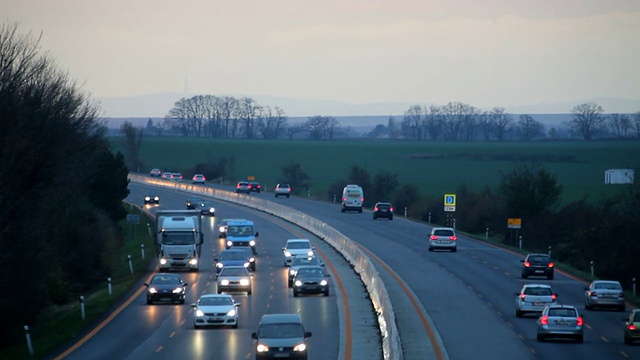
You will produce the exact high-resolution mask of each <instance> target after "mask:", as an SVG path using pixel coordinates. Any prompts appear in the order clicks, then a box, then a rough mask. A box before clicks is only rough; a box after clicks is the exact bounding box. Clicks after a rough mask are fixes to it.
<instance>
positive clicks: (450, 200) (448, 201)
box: [444, 194, 456, 212]
mask: <svg viewBox="0 0 640 360" xmlns="http://www.w3.org/2000/svg"><path fill="white" fill-rule="evenodd" d="M444 211H448V212H453V211H456V194H444Z"/></svg>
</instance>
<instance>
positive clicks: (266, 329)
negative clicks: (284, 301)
mask: <svg viewBox="0 0 640 360" xmlns="http://www.w3.org/2000/svg"><path fill="white" fill-rule="evenodd" d="M258 337H261V338H300V337H304V331H303V330H302V326H301V325H300V324H266V325H262V326H261V327H260V331H258Z"/></svg>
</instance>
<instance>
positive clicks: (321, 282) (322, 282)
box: [320, 280, 329, 286]
mask: <svg viewBox="0 0 640 360" xmlns="http://www.w3.org/2000/svg"><path fill="white" fill-rule="evenodd" d="M328 283H329V282H328V281H327V280H322V281H320V286H327V284H328Z"/></svg>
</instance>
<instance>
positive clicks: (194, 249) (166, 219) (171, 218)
mask: <svg viewBox="0 0 640 360" xmlns="http://www.w3.org/2000/svg"><path fill="white" fill-rule="evenodd" d="M156 223H157V225H158V231H157V232H156V249H157V253H158V258H159V259H160V265H159V270H160V271H168V270H188V271H198V267H199V265H200V252H201V250H202V244H203V243H204V235H203V234H202V221H201V219H200V211H198V210H160V211H158V212H157V213H156Z"/></svg>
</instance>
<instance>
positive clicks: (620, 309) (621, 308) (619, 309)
mask: <svg viewBox="0 0 640 360" xmlns="http://www.w3.org/2000/svg"><path fill="white" fill-rule="evenodd" d="M625 310H627V308H626V307H625V306H624V305H622V306H620V307H618V311H625Z"/></svg>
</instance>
